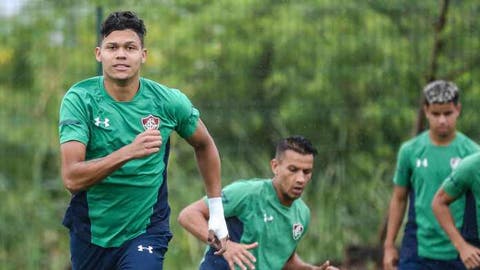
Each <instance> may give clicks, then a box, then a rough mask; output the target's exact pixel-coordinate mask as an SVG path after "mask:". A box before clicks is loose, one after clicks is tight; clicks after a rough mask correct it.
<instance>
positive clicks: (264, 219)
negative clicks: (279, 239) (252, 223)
mask: <svg viewBox="0 0 480 270" xmlns="http://www.w3.org/2000/svg"><path fill="white" fill-rule="evenodd" d="M263 221H264V222H270V221H273V216H272V215H270V216H267V214H266V213H263Z"/></svg>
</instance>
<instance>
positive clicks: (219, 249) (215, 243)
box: [207, 230, 229, 255]
mask: <svg viewBox="0 0 480 270" xmlns="http://www.w3.org/2000/svg"><path fill="white" fill-rule="evenodd" d="M207 243H208V244H209V245H210V246H211V247H212V248H214V249H215V250H216V251H215V252H214V254H215V255H222V254H223V253H224V252H225V251H227V245H228V243H229V237H228V235H227V236H226V237H224V238H222V239H218V237H217V236H216V235H215V232H214V231H213V230H208V238H207Z"/></svg>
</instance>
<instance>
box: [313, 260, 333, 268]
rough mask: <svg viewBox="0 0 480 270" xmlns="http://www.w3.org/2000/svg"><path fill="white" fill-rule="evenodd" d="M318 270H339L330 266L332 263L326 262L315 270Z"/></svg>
mask: <svg viewBox="0 0 480 270" xmlns="http://www.w3.org/2000/svg"><path fill="white" fill-rule="evenodd" d="M315 269H316V270H339V269H338V268H337V267H335V266H332V265H330V261H326V262H324V263H323V264H322V265H320V266H318V267H316V268H315Z"/></svg>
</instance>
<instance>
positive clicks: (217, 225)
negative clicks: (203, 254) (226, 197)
mask: <svg viewBox="0 0 480 270" xmlns="http://www.w3.org/2000/svg"><path fill="white" fill-rule="evenodd" d="M208 211H209V212H210V217H209V218H208V238H207V242H208V243H209V244H210V246H212V247H213V248H215V249H216V250H217V251H216V252H215V255H222V254H223V253H224V252H225V251H226V250H227V241H228V228H227V222H226V221H225V217H224V216H223V204H222V198H221V197H213V198H208Z"/></svg>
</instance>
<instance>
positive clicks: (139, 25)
mask: <svg viewBox="0 0 480 270" xmlns="http://www.w3.org/2000/svg"><path fill="white" fill-rule="evenodd" d="M125 29H131V30H133V31H134V32H135V33H137V35H138V37H139V38H140V41H141V43H142V46H143V44H144V37H145V36H146V35H147V29H146V28H145V24H144V23H143V20H142V19H140V18H139V17H138V16H137V15H136V14H135V13H134V12H132V11H117V12H113V13H111V14H110V15H108V17H107V18H106V19H105V21H104V22H103V23H102V28H101V30H100V34H101V35H102V39H103V38H105V37H106V36H108V35H109V34H110V33H112V32H113V31H117V30H125Z"/></svg>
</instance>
